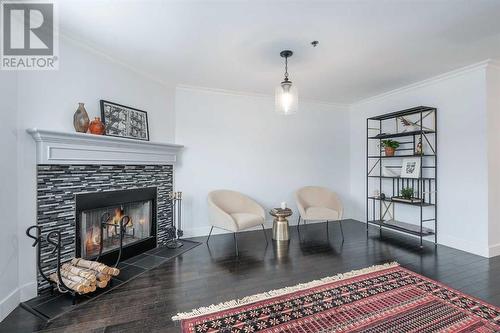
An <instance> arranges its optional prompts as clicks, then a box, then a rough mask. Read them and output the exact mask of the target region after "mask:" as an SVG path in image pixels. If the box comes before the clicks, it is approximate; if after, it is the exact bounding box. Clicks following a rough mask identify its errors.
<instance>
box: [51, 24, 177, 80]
mask: <svg viewBox="0 0 500 333" xmlns="http://www.w3.org/2000/svg"><path fill="white" fill-rule="evenodd" d="M59 36H60V37H62V39H64V40H65V41H67V42H70V43H71V44H73V45H74V46H76V47H79V48H81V49H83V50H85V51H87V52H89V53H92V54H94V55H96V56H99V57H101V58H104V59H106V60H107V61H109V62H112V63H114V64H116V65H119V66H121V67H123V68H125V69H128V70H129V71H131V72H133V73H135V74H137V75H139V76H142V77H143V78H145V79H148V80H150V81H152V82H154V83H157V84H160V85H162V86H166V87H169V86H172V85H171V84H168V83H167V82H165V81H163V80H161V79H159V78H157V77H155V76H153V75H151V74H149V73H147V72H144V71H141V70H139V69H137V68H135V67H134V66H132V65H130V64H129V63H127V62H124V61H121V60H118V59H116V58H114V57H112V56H110V55H109V54H107V53H105V52H102V51H100V50H98V49H96V48H95V47H92V46H90V45H88V44H87V43H84V42H82V41H80V40H78V39H76V38H73V37H71V36H69V35H67V34H63V33H59Z"/></svg>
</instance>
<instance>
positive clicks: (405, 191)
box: [391, 187, 422, 203]
mask: <svg viewBox="0 0 500 333" xmlns="http://www.w3.org/2000/svg"><path fill="white" fill-rule="evenodd" d="M400 193H401V196H393V197H392V198H391V200H393V201H399V202H408V203H420V202H422V199H420V198H415V197H414V196H413V195H414V194H415V190H414V189H413V188H411V187H403V188H402V189H401V191H400Z"/></svg>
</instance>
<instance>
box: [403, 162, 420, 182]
mask: <svg viewBox="0 0 500 333" xmlns="http://www.w3.org/2000/svg"><path fill="white" fill-rule="evenodd" d="M401 178H420V158H405V159H403V162H402V165H401Z"/></svg>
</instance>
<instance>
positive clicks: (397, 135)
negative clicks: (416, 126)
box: [368, 130, 436, 140]
mask: <svg viewBox="0 0 500 333" xmlns="http://www.w3.org/2000/svg"><path fill="white" fill-rule="evenodd" d="M433 133H436V131H433V130H422V131H420V130H419V131H410V132H402V133H388V134H379V135H376V136H369V137H368V139H377V140H381V139H389V138H399V137H402V136H413V135H420V134H433Z"/></svg>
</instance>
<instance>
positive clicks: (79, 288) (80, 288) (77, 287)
mask: <svg viewBox="0 0 500 333" xmlns="http://www.w3.org/2000/svg"><path fill="white" fill-rule="evenodd" d="M49 278H50V279H51V280H52V281H54V282H55V283H57V285H59V279H58V278H57V273H52V274H50V276H49ZM61 278H62V281H63V282H64V284H65V285H66V286H67V287H68V288H70V289H72V290H74V291H76V292H77V293H79V294H86V293H88V292H89V291H88V290H90V289H91V286H88V287H87V286H85V285H83V284H81V283H77V282H75V281H71V280H68V279H66V278H65V277H61ZM93 286H94V290H95V284H94V285H93Z"/></svg>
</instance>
